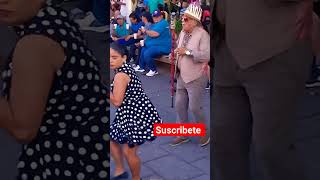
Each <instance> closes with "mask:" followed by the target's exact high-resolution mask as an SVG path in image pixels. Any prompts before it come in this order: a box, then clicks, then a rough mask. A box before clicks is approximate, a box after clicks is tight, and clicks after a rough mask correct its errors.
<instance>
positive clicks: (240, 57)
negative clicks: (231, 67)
mask: <svg viewBox="0 0 320 180" xmlns="http://www.w3.org/2000/svg"><path fill="white" fill-rule="evenodd" d="M302 1H303V0H217V16H218V19H219V21H220V22H221V23H222V24H225V28H226V44H227V46H228V48H229V49H230V51H231V53H232V55H233V56H234V58H235V60H236V61H237V64H238V65H239V66H240V68H242V69H246V68H248V67H251V66H253V65H255V64H258V63H260V62H263V61H266V60H268V59H270V58H272V57H273V56H276V55H277V54H279V53H281V52H284V51H286V50H288V49H290V48H291V47H292V46H294V45H295V44H296V43H298V42H297V40H296V19H297V10H298V8H299V7H300V6H301V3H300V2H302Z"/></svg>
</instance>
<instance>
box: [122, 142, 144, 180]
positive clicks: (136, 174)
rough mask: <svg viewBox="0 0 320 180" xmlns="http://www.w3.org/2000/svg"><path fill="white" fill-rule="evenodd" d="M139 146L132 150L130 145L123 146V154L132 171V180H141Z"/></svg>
mask: <svg viewBox="0 0 320 180" xmlns="http://www.w3.org/2000/svg"><path fill="white" fill-rule="evenodd" d="M137 150H138V146H135V147H133V148H130V147H129V146H128V144H125V145H124V146H123V152H124V155H125V157H126V159H127V162H128V165H129V167H130V170H131V175H132V180H140V169H141V161H140V158H139V156H138V155H137Z"/></svg>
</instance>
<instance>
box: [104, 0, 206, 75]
mask: <svg viewBox="0 0 320 180" xmlns="http://www.w3.org/2000/svg"><path fill="white" fill-rule="evenodd" d="M190 3H192V2H191V1H187V0H183V1H181V2H180V1H179V2H177V1H167V2H164V1H163V0H162V1H161V0H159V1H153V0H150V1H141V0H140V1H137V2H136V4H132V2H131V1H128V2H127V1H125V2H121V1H120V2H119V1H111V4H112V6H111V8H110V14H111V20H110V27H111V31H110V37H111V38H110V41H111V42H113V41H117V42H118V43H120V44H121V45H124V46H126V47H127V48H128V49H129V52H130V53H129V57H128V58H129V61H130V62H133V63H134V66H135V71H138V72H141V73H143V72H145V71H146V70H147V73H146V75H147V76H154V75H157V74H158V71H157V68H156V64H155V60H156V59H158V58H161V57H163V56H165V57H170V56H169V55H170V53H171V49H172V41H176V39H172V35H173V34H174V35H176V31H174V28H173V26H174V25H175V20H177V19H178V20H180V21H181V20H182V16H183V14H184V12H185V11H186V9H187V7H188V6H189V4H190ZM201 8H202V9H204V11H203V12H204V13H203V14H201V19H200V22H201V23H202V24H203V25H204V26H203V27H204V29H206V30H207V26H208V24H209V18H210V11H209V6H208V5H207V4H204V5H203V6H201ZM172 15H176V16H174V17H173V16H172ZM178 33H179V32H178Z"/></svg>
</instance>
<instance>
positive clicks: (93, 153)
mask: <svg viewBox="0 0 320 180" xmlns="http://www.w3.org/2000/svg"><path fill="white" fill-rule="evenodd" d="M15 30H16V32H17V34H18V36H19V39H20V40H21V39H23V38H25V37H27V36H29V35H39V36H42V37H44V38H49V39H51V40H53V41H55V42H56V43H58V44H60V46H61V47H62V49H63V51H64V54H65V59H64V63H63V65H62V67H61V68H60V69H58V70H57V71H56V73H55V75H54V80H53V82H52V86H51V89H50V92H49V95H48V98H47V103H46V107H45V111H44V114H43V118H42V122H41V126H40V128H39V131H38V134H37V136H36V138H35V139H34V140H33V141H32V142H30V143H29V144H27V145H24V147H23V151H22V154H21V157H20V161H19V164H18V168H19V171H20V174H19V178H21V179H25V178H26V177H27V178H28V179H47V178H48V179H51V178H54V177H56V178H57V177H59V178H62V179H63V178H66V177H77V179H87V178H94V179H103V178H106V177H107V172H108V169H107V168H108V166H109V165H108V164H109V163H108V149H109V148H108V147H109V144H108V143H107V141H108V140H109V135H108V134H109V133H108V132H109V118H108V102H107V89H106V88H105V87H104V86H103V84H102V83H101V81H100V75H99V68H98V64H97V61H96V60H95V57H94V56H93V54H92V52H91V51H90V50H89V49H88V48H87V45H86V42H85V41H84V39H83V37H82V35H81V33H80V31H79V30H78V27H77V26H76V24H75V23H73V22H70V21H69V20H68V14H67V12H66V11H64V10H62V9H59V8H56V7H52V6H47V7H44V8H42V9H41V10H40V11H39V13H38V14H37V16H36V17H34V18H33V19H32V20H31V21H29V22H27V23H24V24H23V25H21V26H19V27H16V28H15ZM11 58H12V57H11ZM25 60H26V61H27V60H28V59H25ZM43 60H44V61H45V60H46V59H43ZM12 67H13V66H12V61H11V60H10V61H9V63H8V65H7V68H6V70H5V71H4V72H3V74H2V78H3V80H4V84H3V85H4V87H3V94H4V95H5V96H6V97H7V98H8V97H9V95H10V92H11V91H10V89H11V79H12V78H11V77H12V76H11V75H12V71H14V69H12ZM39 68H41V67H39ZM31 172H32V173H31Z"/></svg>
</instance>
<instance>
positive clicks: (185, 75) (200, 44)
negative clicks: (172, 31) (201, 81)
mask: <svg viewBox="0 0 320 180" xmlns="http://www.w3.org/2000/svg"><path fill="white" fill-rule="evenodd" d="M184 35H185V32H183V31H182V32H181V33H180V35H179V38H178V48H180V47H182V45H183V37H184ZM186 48H187V49H189V50H191V51H192V54H193V55H192V56H187V55H183V56H180V57H178V68H179V71H180V76H181V78H182V80H183V81H184V82H185V83H189V82H191V81H194V80H196V79H198V78H200V77H201V76H203V75H204V72H203V71H202V68H203V67H204V65H205V64H207V63H208V62H209V59H210V36H209V34H208V33H207V32H206V31H205V30H204V29H203V28H202V27H196V28H195V29H194V30H193V31H192V33H191V38H190V40H189V42H188V44H187V45H186Z"/></svg>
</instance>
